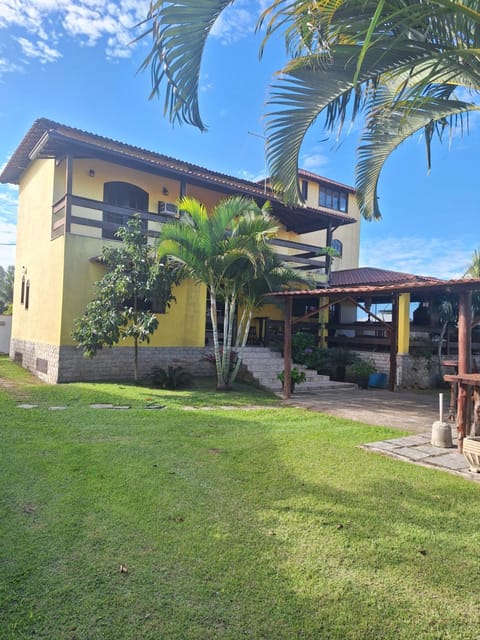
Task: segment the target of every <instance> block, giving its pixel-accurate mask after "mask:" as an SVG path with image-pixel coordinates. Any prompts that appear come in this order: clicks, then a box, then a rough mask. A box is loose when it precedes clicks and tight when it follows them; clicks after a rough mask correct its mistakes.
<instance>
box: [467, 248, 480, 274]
mask: <svg viewBox="0 0 480 640" xmlns="http://www.w3.org/2000/svg"><path fill="white" fill-rule="evenodd" d="M463 277H464V278H480V251H479V250H478V249H475V251H474V252H473V256H472V261H471V263H470V264H469V265H468V269H467V270H466V271H465V273H464V274H463Z"/></svg>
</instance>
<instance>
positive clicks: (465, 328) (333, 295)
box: [270, 278, 480, 450]
mask: <svg viewBox="0 0 480 640" xmlns="http://www.w3.org/2000/svg"><path fill="white" fill-rule="evenodd" d="M474 291H480V278H464V279H461V280H435V279H432V280H424V281H420V282H407V283H401V284H390V285H388V284H387V285H377V286H375V285H372V286H356V287H328V286H327V287H322V288H321V289H315V290H301V291H283V292H278V293H275V294H270V295H273V296H275V297H277V298H281V299H282V300H283V301H284V303H285V330H284V350H283V352H284V372H285V379H284V388H283V395H284V398H285V399H288V398H290V395H291V386H290V373H291V368H292V326H293V324H294V322H293V317H292V303H293V300H294V299H299V298H311V297H312V296H321V297H322V298H324V299H325V298H327V299H328V301H327V302H325V303H324V304H323V306H322V305H321V306H320V307H319V309H316V310H315V311H314V312H312V313H319V312H320V311H321V310H322V309H325V308H327V307H330V306H331V305H334V304H338V303H341V302H345V301H349V302H352V303H354V304H356V305H357V306H359V307H360V308H362V309H363V308H364V307H363V306H362V305H361V304H360V300H362V299H364V298H365V296H372V297H375V296H386V295H389V296H391V298H392V321H391V323H384V325H385V327H386V328H387V330H388V333H389V336H390V390H391V391H393V390H394V387H395V378H396V368H397V337H398V333H399V326H400V325H401V323H402V322H405V318H404V317H403V318H402V317H401V313H402V311H401V306H402V305H401V304H400V297H401V296H402V295H403V294H413V293H416V294H420V293H421V294H422V295H425V296H427V295H431V294H437V295H441V294H448V295H452V294H453V295H457V296H458V376H457V377H455V376H453V378H455V379H454V380H452V381H453V382H456V383H458V400H457V430H458V443H459V449H460V450H461V449H462V443H463V439H464V438H465V435H466V434H467V420H468V416H469V415H470V411H469V410H468V398H469V397H470V396H471V393H470V391H471V390H470V389H469V385H468V384H466V383H461V380H462V379H463V380H464V381H465V380H466V378H465V376H467V378H468V376H472V375H473V374H472V357H471V345H472V342H471V328H472V292H474ZM405 313H407V314H408V313H409V309H408V310H407V309H406V308H405V305H403V314H405ZM407 321H408V315H407ZM450 378H452V376H447V377H446V379H448V380H450ZM468 380H470V381H471V382H472V384H474V386H475V387H477V388H478V394H479V397H480V375H478V374H477V377H476V378H475V377H470V378H468Z"/></svg>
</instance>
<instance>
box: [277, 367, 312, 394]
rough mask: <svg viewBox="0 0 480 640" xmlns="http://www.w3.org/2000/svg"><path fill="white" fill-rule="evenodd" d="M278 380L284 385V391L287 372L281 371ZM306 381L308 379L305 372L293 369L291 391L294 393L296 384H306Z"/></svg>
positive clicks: (291, 372) (296, 368)
mask: <svg viewBox="0 0 480 640" xmlns="http://www.w3.org/2000/svg"><path fill="white" fill-rule="evenodd" d="M277 378H278V379H279V380H280V382H281V383H282V389H283V384H284V382H285V371H280V373H279V374H277ZM306 379H307V378H306V376H305V371H300V370H299V369H298V367H293V368H292V370H291V371H290V391H291V392H292V393H293V392H294V390H295V384H301V383H302V382H305V380H306Z"/></svg>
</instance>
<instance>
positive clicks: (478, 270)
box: [463, 249, 480, 327]
mask: <svg viewBox="0 0 480 640" xmlns="http://www.w3.org/2000/svg"><path fill="white" fill-rule="evenodd" d="M463 277H464V278H480V251H479V250H478V249H475V251H474V252H473V256H472V261H471V263H470V264H469V266H468V269H467V270H466V271H465V273H464V274H463ZM472 312H473V319H472V327H475V326H477V325H478V324H480V293H479V292H478V291H474V292H473V293H472Z"/></svg>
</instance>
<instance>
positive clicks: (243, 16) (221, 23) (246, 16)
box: [210, 0, 261, 45]
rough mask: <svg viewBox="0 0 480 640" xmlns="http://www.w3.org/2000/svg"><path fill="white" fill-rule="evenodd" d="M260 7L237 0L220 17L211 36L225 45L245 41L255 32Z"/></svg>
mask: <svg viewBox="0 0 480 640" xmlns="http://www.w3.org/2000/svg"><path fill="white" fill-rule="evenodd" d="M260 9H261V7H260V5H259V4H257V3H255V4H252V3H250V2H242V1H241V0H237V2H235V4H234V5H230V6H229V7H227V8H226V9H225V10H224V11H222V13H221V14H220V15H219V16H218V18H217V20H216V21H215V24H214V25H213V27H212V30H211V31H210V35H211V36H212V37H214V38H217V39H218V40H220V42H221V43H222V44H224V45H229V44H232V43H233V42H238V41H239V40H243V38H245V37H247V36H249V35H251V34H252V33H254V32H255V27H256V24H257V21H258V18H259V16H260Z"/></svg>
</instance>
